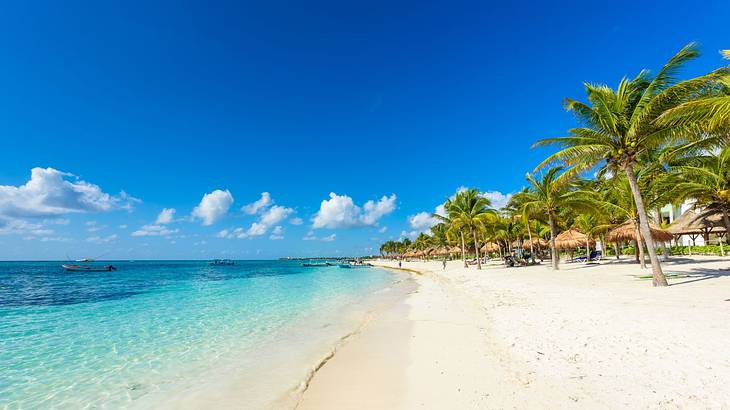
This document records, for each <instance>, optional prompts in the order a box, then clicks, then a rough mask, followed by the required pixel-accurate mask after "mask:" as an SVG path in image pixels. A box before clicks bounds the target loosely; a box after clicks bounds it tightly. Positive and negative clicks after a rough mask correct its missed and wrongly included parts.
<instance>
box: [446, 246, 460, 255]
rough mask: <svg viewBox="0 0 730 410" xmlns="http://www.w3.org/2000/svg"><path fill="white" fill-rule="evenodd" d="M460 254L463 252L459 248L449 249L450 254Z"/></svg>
mask: <svg viewBox="0 0 730 410" xmlns="http://www.w3.org/2000/svg"><path fill="white" fill-rule="evenodd" d="M460 252H461V248H459V247H458V246H452V247H451V249H449V253H460Z"/></svg>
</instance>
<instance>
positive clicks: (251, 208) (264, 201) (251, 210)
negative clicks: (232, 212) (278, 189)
mask: <svg viewBox="0 0 730 410" xmlns="http://www.w3.org/2000/svg"><path fill="white" fill-rule="evenodd" d="M273 203H274V201H273V200H272V199H271V195H269V193H268V192H262V193H261V198H259V199H258V200H257V201H256V202H252V203H250V204H248V205H244V206H243V207H241V210H242V211H243V212H245V213H247V214H249V215H254V214H256V213H257V212H259V211H260V210H262V209H264V208H266V207H267V206H269V205H271V204H273Z"/></svg>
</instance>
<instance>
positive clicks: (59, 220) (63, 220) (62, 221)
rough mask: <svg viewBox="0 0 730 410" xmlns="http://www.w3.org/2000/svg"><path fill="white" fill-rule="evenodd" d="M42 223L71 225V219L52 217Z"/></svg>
mask: <svg viewBox="0 0 730 410" xmlns="http://www.w3.org/2000/svg"><path fill="white" fill-rule="evenodd" d="M42 223H43V224H44V225H70V224H71V220H70V219H67V218H51V219H44V220H43V222H42Z"/></svg>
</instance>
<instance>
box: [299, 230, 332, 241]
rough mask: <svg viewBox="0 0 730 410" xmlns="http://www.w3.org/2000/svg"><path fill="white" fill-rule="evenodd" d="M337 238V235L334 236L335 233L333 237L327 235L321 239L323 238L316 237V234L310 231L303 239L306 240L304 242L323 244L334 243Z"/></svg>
mask: <svg viewBox="0 0 730 410" xmlns="http://www.w3.org/2000/svg"><path fill="white" fill-rule="evenodd" d="M335 238H337V235H336V234H334V233H333V234H332V235H327V236H323V237H321V238H320V237H318V236H316V235H315V234H314V231H309V232H307V234H306V235H305V236H304V238H302V240H304V241H322V242H332V241H334V240H335Z"/></svg>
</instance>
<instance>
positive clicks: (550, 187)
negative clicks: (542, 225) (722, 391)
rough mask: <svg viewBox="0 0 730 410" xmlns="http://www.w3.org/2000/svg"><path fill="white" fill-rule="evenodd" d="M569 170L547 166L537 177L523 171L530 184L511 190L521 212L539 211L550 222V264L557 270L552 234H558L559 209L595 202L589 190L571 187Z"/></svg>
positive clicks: (584, 206) (588, 207) (585, 206)
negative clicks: (521, 209) (522, 210)
mask: <svg viewBox="0 0 730 410" xmlns="http://www.w3.org/2000/svg"><path fill="white" fill-rule="evenodd" d="M573 175H574V174H573V173H572V172H563V167H555V168H550V169H548V170H547V171H546V172H545V173H543V174H542V176H541V177H540V178H535V176H534V175H532V174H527V176H526V178H527V182H529V184H530V186H529V187H528V188H527V190H523V191H521V192H518V193H517V194H515V197H516V199H515V201H519V202H520V203H521V204H522V207H523V209H524V212H527V213H529V214H537V213H541V214H543V215H545V216H546V217H547V220H548V224H549V226H550V253H551V256H552V268H553V269H554V270H558V269H559V267H558V257H559V256H558V251H557V248H556V246H555V237H556V236H557V235H558V227H557V218H558V212H559V211H560V210H561V209H566V208H572V209H576V210H593V209H594V208H595V204H594V202H593V199H592V193H590V192H588V191H582V190H576V189H573V188H572V186H571V183H572V182H574V178H573Z"/></svg>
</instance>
